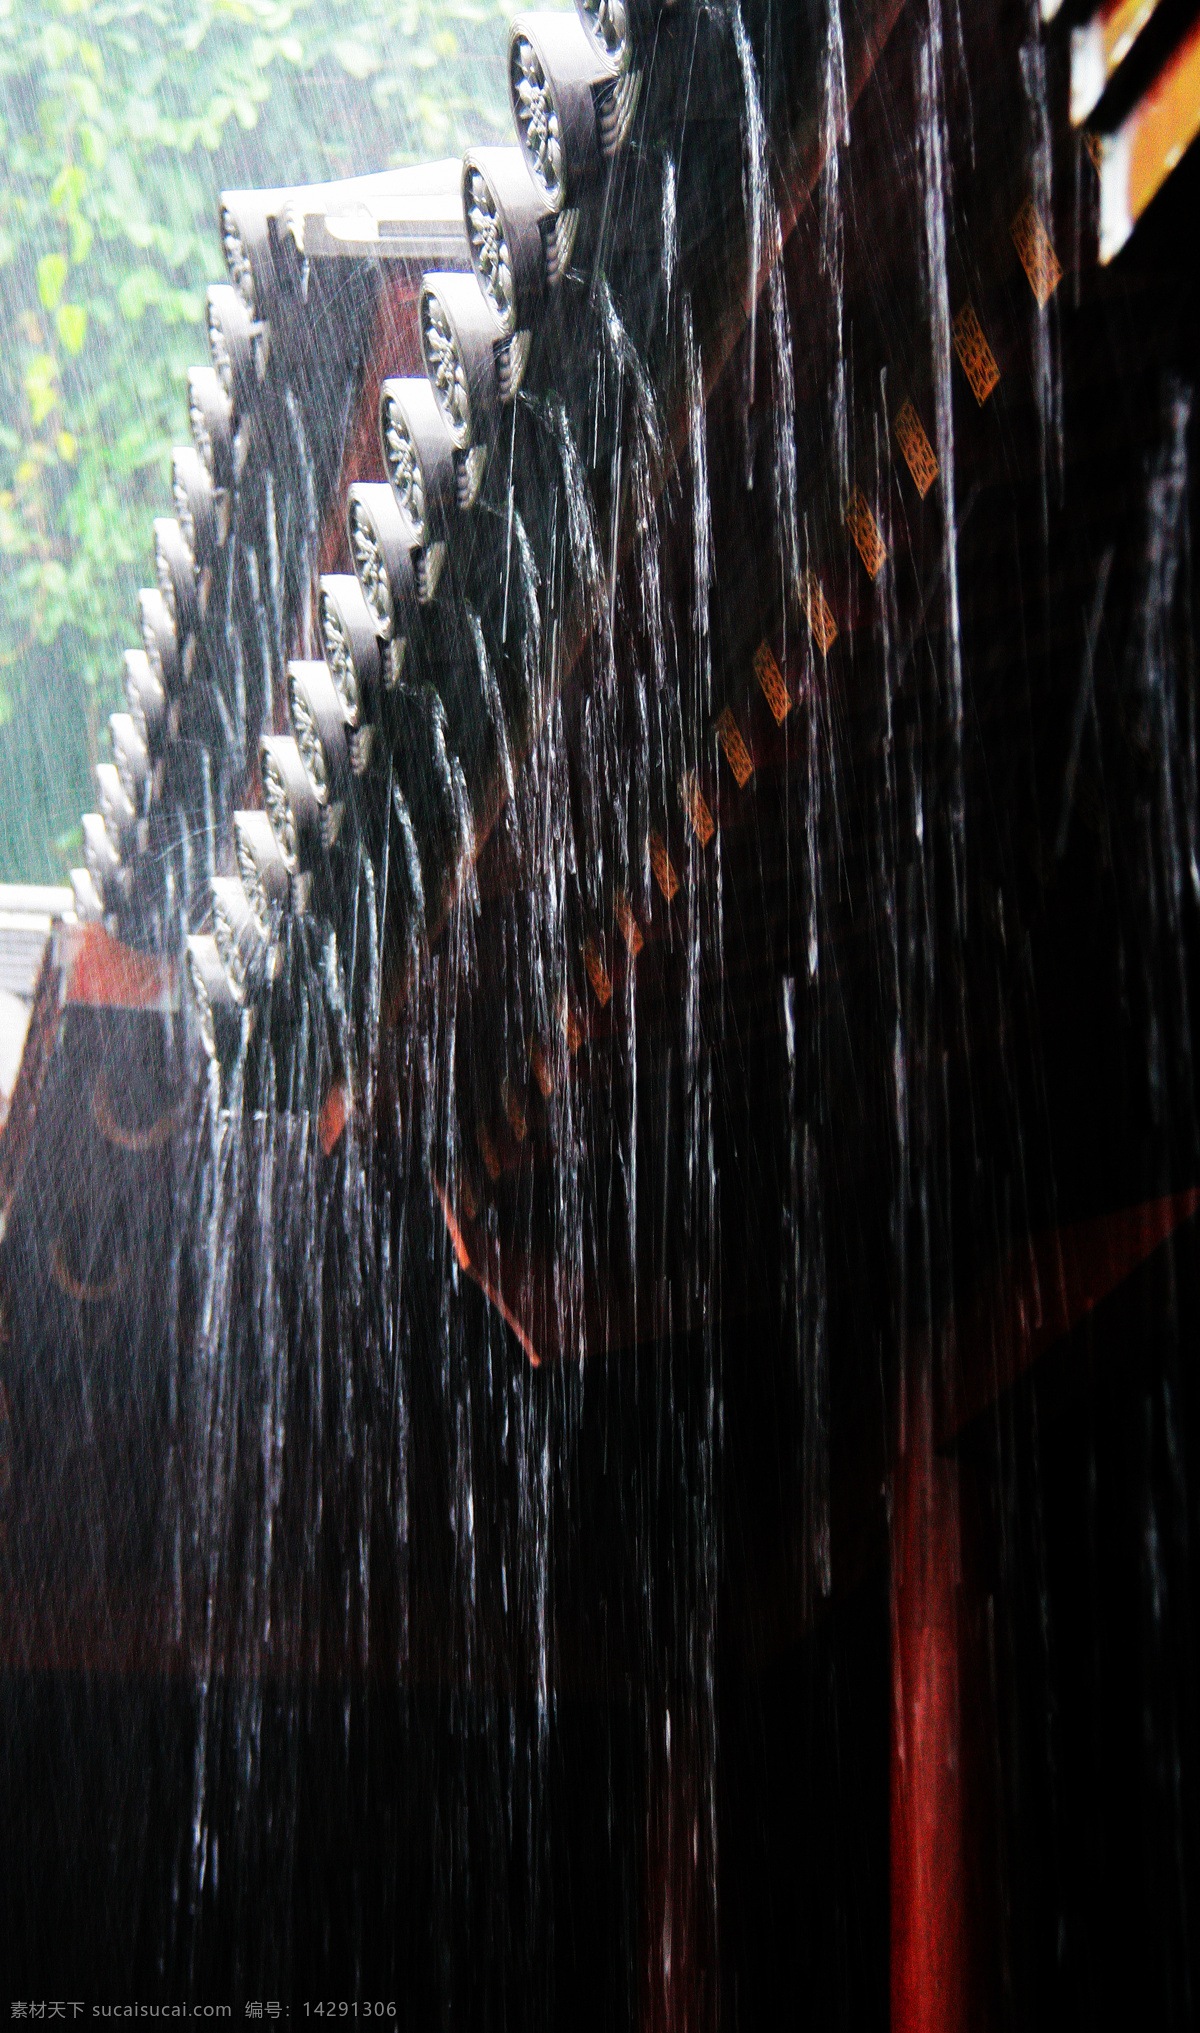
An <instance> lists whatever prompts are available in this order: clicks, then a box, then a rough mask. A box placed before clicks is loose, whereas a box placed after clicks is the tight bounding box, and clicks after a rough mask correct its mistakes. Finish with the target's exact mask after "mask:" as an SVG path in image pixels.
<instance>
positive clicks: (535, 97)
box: [512, 35, 563, 198]
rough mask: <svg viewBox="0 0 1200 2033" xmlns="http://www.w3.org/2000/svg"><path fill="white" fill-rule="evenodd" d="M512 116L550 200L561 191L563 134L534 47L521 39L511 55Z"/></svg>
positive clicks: (519, 37)
mask: <svg viewBox="0 0 1200 2033" xmlns="http://www.w3.org/2000/svg"><path fill="white" fill-rule="evenodd" d="M512 96H513V114H514V117H515V119H516V122H517V127H518V129H519V131H520V134H521V138H522V140H523V141H524V143H525V146H526V148H527V149H528V151H529V159H530V162H531V164H532V166H533V173H534V176H535V178H536V179H537V182H538V183H539V184H540V185H541V187H542V189H543V190H544V191H545V193H546V196H547V197H548V198H557V196H558V195H559V191H560V189H561V187H562V170H563V155H562V132H561V129H560V126H559V119H558V111H557V109H556V107H555V104H554V97H553V94H552V92H551V90H550V86H549V84H548V83H547V80H546V73H545V71H544V70H543V69H542V66H541V64H540V62H539V61H538V56H537V52H536V51H535V49H534V47H533V44H532V43H531V42H529V41H528V40H527V38H526V37H525V36H523V35H522V36H518V38H517V40H516V42H515V43H514V44H513V54H512Z"/></svg>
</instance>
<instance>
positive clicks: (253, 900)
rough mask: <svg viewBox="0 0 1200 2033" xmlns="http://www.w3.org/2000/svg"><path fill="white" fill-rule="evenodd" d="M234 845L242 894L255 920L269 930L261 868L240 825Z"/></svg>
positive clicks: (269, 923) (268, 911) (235, 834)
mask: <svg viewBox="0 0 1200 2033" xmlns="http://www.w3.org/2000/svg"><path fill="white" fill-rule="evenodd" d="M234 847H235V850H236V853H237V865H238V875H239V876H240V877H241V883H242V894H243V896H244V897H245V899H246V902H247V903H248V904H249V906H250V909H251V910H252V911H253V913H254V917H255V920H256V922H257V924H258V926H259V928H260V930H262V931H263V932H265V933H267V934H269V933H270V931H271V920H272V911H271V904H270V900H269V898H268V896H267V890H266V885H265V883H264V882H263V879H262V870H261V868H260V867H259V865H258V861H257V859H256V858H255V855H254V852H253V849H252V848H251V846H250V842H249V841H248V840H247V839H246V837H245V835H244V833H243V832H242V831H241V829H240V827H239V828H236V829H235V832H234Z"/></svg>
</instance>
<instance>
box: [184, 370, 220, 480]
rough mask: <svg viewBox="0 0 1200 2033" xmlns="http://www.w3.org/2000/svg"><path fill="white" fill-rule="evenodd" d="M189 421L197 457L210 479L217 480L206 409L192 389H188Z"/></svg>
mask: <svg viewBox="0 0 1200 2033" xmlns="http://www.w3.org/2000/svg"><path fill="white" fill-rule="evenodd" d="M188 423H189V425H190V426H191V432H192V443H193V445H194V446H195V448H196V457H197V458H198V459H199V461H200V464H201V465H202V466H203V468H204V470H205V472H206V473H207V474H208V477H209V479H210V480H215V479H216V471H215V461H214V458H213V442H212V435H211V433H210V431H209V428H208V423H207V420H206V418H205V415H204V410H203V408H202V406H201V404H200V402H199V401H198V399H197V397H196V396H195V395H194V394H193V393H192V392H191V390H190V389H189V391H188Z"/></svg>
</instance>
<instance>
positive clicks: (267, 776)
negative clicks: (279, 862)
mask: <svg viewBox="0 0 1200 2033" xmlns="http://www.w3.org/2000/svg"><path fill="white" fill-rule="evenodd" d="M262 787H263V803H264V804H265V805H266V808H267V817H268V819H269V820H270V821H271V831H272V833H274V835H275V839H276V842H277V844H278V847H279V852H280V853H281V854H282V856H283V860H284V866H285V867H286V868H287V869H289V870H290V871H291V873H292V874H293V875H294V874H295V872H296V869H297V867H298V865H299V843H298V841H297V838H296V815H295V813H294V812H293V811H292V801H291V799H290V798H289V796H288V793H287V785H286V784H285V783H284V781H283V776H282V774H281V772H280V768H279V764H278V763H277V762H276V760H275V758H274V756H273V755H264V757H263V765H262Z"/></svg>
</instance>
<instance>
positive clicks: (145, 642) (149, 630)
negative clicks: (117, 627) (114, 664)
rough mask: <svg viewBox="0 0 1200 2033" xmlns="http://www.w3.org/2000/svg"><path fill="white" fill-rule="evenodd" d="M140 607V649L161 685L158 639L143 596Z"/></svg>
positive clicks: (160, 658)
mask: <svg viewBox="0 0 1200 2033" xmlns="http://www.w3.org/2000/svg"><path fill="white" fill-rule="evenodd" d="M141 606H142V648H143V649H144V650H145V652H146V658H147V661H148V662H149V665H150V668H151V670H152V671H153V673H154V675H155V677H156V678H157V679H158V682H159V684H160V685H161V684H162V682H163V667H162V657H161V656H160V654H159V649H158V637H157V635H156V634H155V632H154V624H153V622H152V621H151V619H150V615H149V612H148V610H147V606H146V601H145V598H144V596H143V598H142V603H141Z"/></svg>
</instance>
